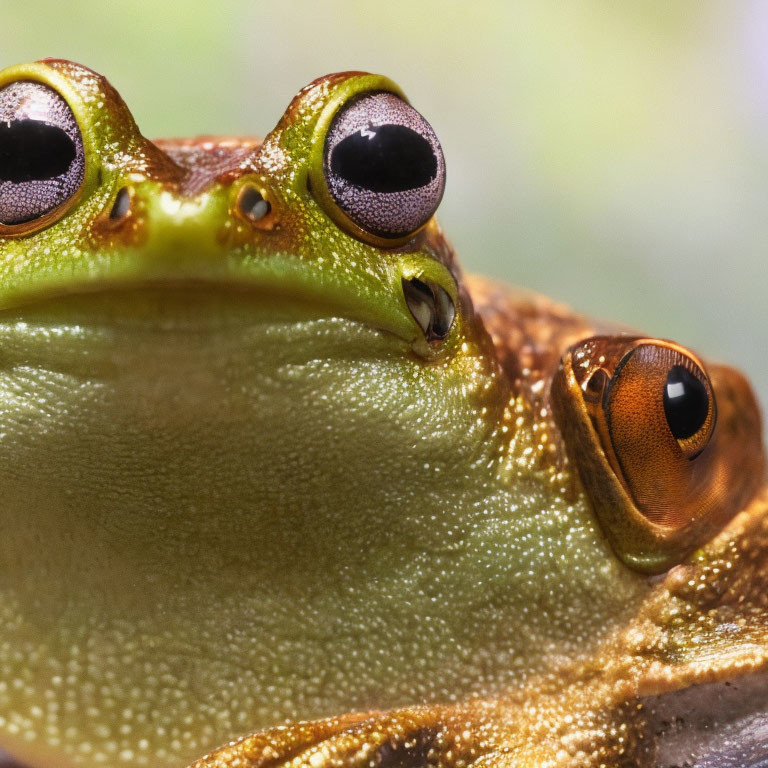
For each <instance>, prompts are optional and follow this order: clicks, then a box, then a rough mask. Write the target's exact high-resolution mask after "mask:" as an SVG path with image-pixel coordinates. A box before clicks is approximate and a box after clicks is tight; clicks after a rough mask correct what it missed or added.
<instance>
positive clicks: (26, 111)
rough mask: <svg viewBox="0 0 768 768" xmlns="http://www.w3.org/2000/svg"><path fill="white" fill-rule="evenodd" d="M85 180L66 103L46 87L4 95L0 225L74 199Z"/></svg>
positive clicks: (0, 103) (18, 87)
mask: <svg viewBox="0 0 768 768" xmlns="http://www.w3.org/2000/svg"><path fill="white" fill-rule="evenodd" d="M84 177H85V154H84V151H83V139H82V135H81V133H80V129H79V127H78V125H77V120H76V119H75V116H74V115H73V114H72V110H71V109H70V108H69V105H68V104H67V102H66V101H65V100H64V99H63V98H62V97H61V96H60V95H59V94H58V93H56V91H54V90H53V89H51V88H49V87H48V86H46V85H43V84H42V83H36V82H27V81H22V82H17V83H12V84H11V85H7V86H5V87H4V88H2V89H1V90H0V224H2V225H6V226H10V225H17V224H24V223H27V222H31V221H34V220H35V219H38V218H40V217H41V216H44V215H45V214H46V213H49V212H50V211H52V210H54V209H55V208H58V207H59V206H60V205H62V204H63V203H65V202H66V201H67V200H69V199H70V198H72V197H73V196H74V195H75V194H76V193H77V192H78V190H79V189H80V187H81V185H82V183H83V179H84Z"/></svg>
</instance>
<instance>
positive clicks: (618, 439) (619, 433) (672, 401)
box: [604, 343, 717, 464]
mask: <svg viewBox="0 0 768 768" xmlns="http://www.w3.org/2000/svg"><path fill="white" fill-rule="evenodd" d="M604 408H605V415H606V418H607V421H608V429H609V432H610V436H611V441H612V443H613V447H614V450H616V452H617V456H618V458H619V460H620V461H624V462H626V463H628V464H633V463H634V461H635V458H634V456H633V452H632V450H631V449H632V448H633V446H632V441H631V440H630V438H629V436H628V435H627V431H628V430H629V429H637V430H642V429H643V423H644V424H645V430H644V431H645V434H646V435H648V436H650V435H653V436H657V439H658V440H659V441H661V440H662V439H663V440H664V443H663V445H664V446H665V447H666V448H667V449H668V450H669V452H670V458H672V457H673V456H676V455H678V454H679V455H681V456H682V457H684V458H686V459H688V460H689V461H690V460H693V459H695V458H696V457H697V456H698V455H699V454H700V453H701V452H702V451H703V450H704V449H705V448H706V446H707V443H708V442H709V439H710V438H711V436H712V432H713V430H714V426H715V419H716V414H717V408H716V403H715V394H714V392H713V391H712V385H711V384H710V382H709V379H708V377H707V375H706V373H705V372H704V369H703V367H702V366H701V365H700V363H699V362H698V361H697V360H696V359H695V358H694V357H693V356H692V355H691V354H690V353H688V352H687V351H686V350H683V349H682V348H681V347H678V346H676V345H669V344H658V343H649V344H640V345H639V346H636V347H634V348H633V349H631V350H630V351H629V352H627V353H626V355H625V356H624V357H623V358H622V359H621V360H620V361H619V363H618V365H617V366H616V371H615V373H614V375H613V377H612V378H611V380H610V381H609V382H608V383H607V390H606V397H605V405H604ZM649 430H650V432H649ZM636 434H637V435H639V434H642V432H641V431H638V432H637V433H636ZM637 442H638V441H637V438H635V441H634V443H635V445H636V444H637ZM657 445H658V449H659V450H661V447H662V443H661V442H659V443H658V444H657ZM625 452H627V455H626V457H624V453H625ZM623 457H624V458H623ZM659 458H661V457H659Z"/></svg>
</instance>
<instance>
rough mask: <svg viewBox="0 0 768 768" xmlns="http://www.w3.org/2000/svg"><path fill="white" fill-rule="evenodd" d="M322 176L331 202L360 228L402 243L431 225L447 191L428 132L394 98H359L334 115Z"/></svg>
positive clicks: (435, 144)
mask: <svg viewBox="0 0 768 768" xmlns="http://www.w3.org/2000/svg"><path fill="white" fill-rule="evenodd" d="M323 175H324V179H325V184H326V186H327V189H328V192H329V193H330V196H331V197H332V198H333V201H334V203H335V204H336V205H337V206H338V207H339V208H340V209H341V211H342V212H343V213H344V214H345V215H346V216H347V217H348V218H349V219H350V220H351V221H352V222H353V223H354V224H356V225H357V226H358V227H360V228H361V229H362V230H364V231H365V232H367V233H370V234H372V235H374V236H376V237H380V238H384V239H386V238H394V239H397V238H403V237H406V236H408V235H410V234H412V233H414V232H416V231H417V230H418V229H419V228H420V227H422V226H423V225H424V224H426V223H427V221H429V219H430V218H431V217H432V215H433V214H434V212H435V210H436V209H437V206H438V205H439V203H440V199H441V198H442V195H443V189H444V187H445V161H444V159H443V152H442V149H441V148H440V142H439V141H438V140H437V136H436V135H435V132H434V131H433V130H432V126H430V124H429V123H428V122H427V121H426V120H425V119H424V118H423V117H422V116H421V115H420V114H419V113H418V112H417V111H416V110H415V109H414V108H413V107H411V106H410V105H409V104H407V103H406V102H405V101H403V99H401V98H400V97H399V96H396V95H395V94H393V93H388V92H384V91H380V92H373V93H364V94H362V95H360V96H358V97H356V98H354V99H353V100H352V101H351V102H349V103H347V104H345V105H344V106H343V107H342V108H341V109H340V110H339V111H338V112H337V113H336V115H335V116H334V118H333V121H332V122H331V125H330V128H329V129H328V132H327V135H326V138H325V147H324V151H323Z"/></svg>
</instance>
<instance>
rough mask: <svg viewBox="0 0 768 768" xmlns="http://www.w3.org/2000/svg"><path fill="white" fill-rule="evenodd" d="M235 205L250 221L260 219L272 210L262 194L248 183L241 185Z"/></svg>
mask: <svg viewBox="0 0 768 768" xmlns="http://www.w3.org/2000/svg"><path fill="white" fill-rule="evenodd" d="M237 206H238V208H239V209H240V213H241V214H242V215H243V216H245V218H246V219H248V220H249V221H252V222H257V221H261V220H262V219H263V218H264V217H265V216H266V215H267V214H268V213H269V212H270V211H271V210H272V206H271V205H270V204H269V201H267V200H265V199H264V195H262V194H261V192H260V191H259V190H258V189H257V188H256V187H254V186H251V185H250V184H249V185H248V186H245V187H243V189H242V191H241V192H240V196H239V197H238V199H237Z"/></svg>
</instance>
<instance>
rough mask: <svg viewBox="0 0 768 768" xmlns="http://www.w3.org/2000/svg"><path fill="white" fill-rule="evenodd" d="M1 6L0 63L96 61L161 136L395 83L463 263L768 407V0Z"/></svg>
mask: <svg viewBox="0 0 768 768" xmlns="http://www.w3.org/2000/svg"><path fill="white" fill-rule="evenodd" d="M3 9H4V11H5V13H4V14H3V26H4V29H3V50H2V54H3V55H2V59H3V61H2V62H0V63H1V64H3V65H5V64H11V63H16V62H20V61H25V60H30V59H35V58H40V57H44V56H60V57H68V58H73V59H75V60H78V61H80V62H82V63H84V64H87V65H88V66H90V67H92V68H94V69H96V70H98V71H100V72H103V73H104V74H106V75H107V76H108V77H109V78H110V80H111V81H112V83H113V84H114V85H115V86H116V87H117V88H118V90H119V91H120V92H121V93H122V95H123V97H124V98H125V99H126V101H127V102H128V104H129V105H130V107H131V109H132V110H133V113H134V115H135V116H136V119H137V121H138V123H139V125H140V126H141V128H142V130H143V132H144V133H145V134H147V135H148V136H150V137H152V136H160V135H193V134H200V133H234V134H258V135H263V134H264V133H265V132H266V131H268V130H269V129H270V128H271V127H272V126H273V125H274V123H275V122H276V121H277V119H278V118H279V117H280V115H281V113H282V111H283V109H284V108H285V106H286V105H287V103H288V101H289V100H290V98H291V97H292V96H293V94H294V93H295V92H296V91H297V90H298V89H299V88H300V87H301V86H303V85H304V84H306V83H307V82H309V81H310V80H312V79H313V78H315V77H316V76H318V75H321V74H325V73H327V72H331V71H336V70H341V69H367V70H371V71H374V72H382V73H384V74H387V75H389V76H390V77H392V78H393V79H394V80H396V81H397V82H398V83H399V84H400V85H401V86H402V87H403V88H404V89H405V91H406V93H408V95H409V97H410V98H411V100H412V101H413V103H414V105H415V106H416V107H417V108H418V109H419V110H420V111H422V112H423V113H424V114H425V115H426V116H427V118H428V119H429V120H430V121H431V122H432V124H433V125H434V127H435V129H436V131H437V133H438V135H439V136H440V138H441V141H442V143H443V147H444V150H445V154H446V157H447V166H448V187H447V190H446V195H445V199H444V202H443V204H442V206H441V211H440V218H441V221H442V223H443V226H444V228H445V229H446V231H447V233H448V234H449V236H450V237H451V238H452V240H453V241H454V243H455V245H456V247H457V250H458V252H459V255H460V258H461V260H462V263H463V264H464V266H465V267H466V268H467V269H470V270H473V271H479V272H484V273H486V274H490V275H494V276H498V277H501V278H504V279H505V280H508V281H511V282H515V283H520V284H523V285H526V286H529V287H531V288H534V289H536V290H539V291H542V292H544V293H547V294H549V295H551V296H554V297H556V298H558V299H561V300H563V301H567V302H568V303H570V304H572V305H574V306H575V307H577V308H578V309H580V310H583V311H584V312H588V313H591V314H595V315H598V316H602V317H608V318H611V319H615V320H619V321H621V322H623V323H626V324H629V325H633V326H637V327H638V328H640V329H642V330H643V331H644V332H646V333H648V334H652V335H656V336H665V337H669V338H673V339H676V340H678V341H680V342H681V343H684V344H686V345H688V346H691V347H693V348H694V349H697V350H698V351H700V352H701V353H702V354H704V355H706V356H707V357H710V358H717V359H721V360H725V361H728V362H731V363H735V364H737V365H739V366H740V367H742V368H743V369H745V370H746V371H747V372H748V373H749V374H750V376H751V377H752V380H753V382H754V383H755V385H756V387H757V389H758V390H759V393H760V396H761V400H762V403H763V404H764V409H765V405H766V404H768V351H767V347H768V328H767V327H766V326H767V325H768V323H767V322H766V321H768V309H766V293H767V292H768V277H767V276H766V274H767V271H766V242H768V174H767V173H766V171H767V170H768V3H764V2H763V1H762V0H730V2H728V3H724V2H714V1H711V2H710V1H709V0H675V2H671V3H664V2H659V0H632V2H607V0H590V1H589V2H579V1H578V0H569V1H568V2H563V0H524V1H520V0H498V1H494V0H485V1H484V2H475V3H466V2H461V3H460V2H451V1H450V0H388V2H363V1H362V0H357V1H354V0H317V1H316V2H298V0H294V1H290V0H288V1H286V0H281V1H280V2H271V3H265V2H260V1H258V0H216V2H212V1H211V0H185V2H167V3H166V2H162V1H161V0H129V1H128V2H124V3H112V2H104V0H70V2H68V3H62V2H58V1H57V2H53V1H52V0H24V2H20V1H19V0H5V3H4V5H3Z"/></svg>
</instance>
